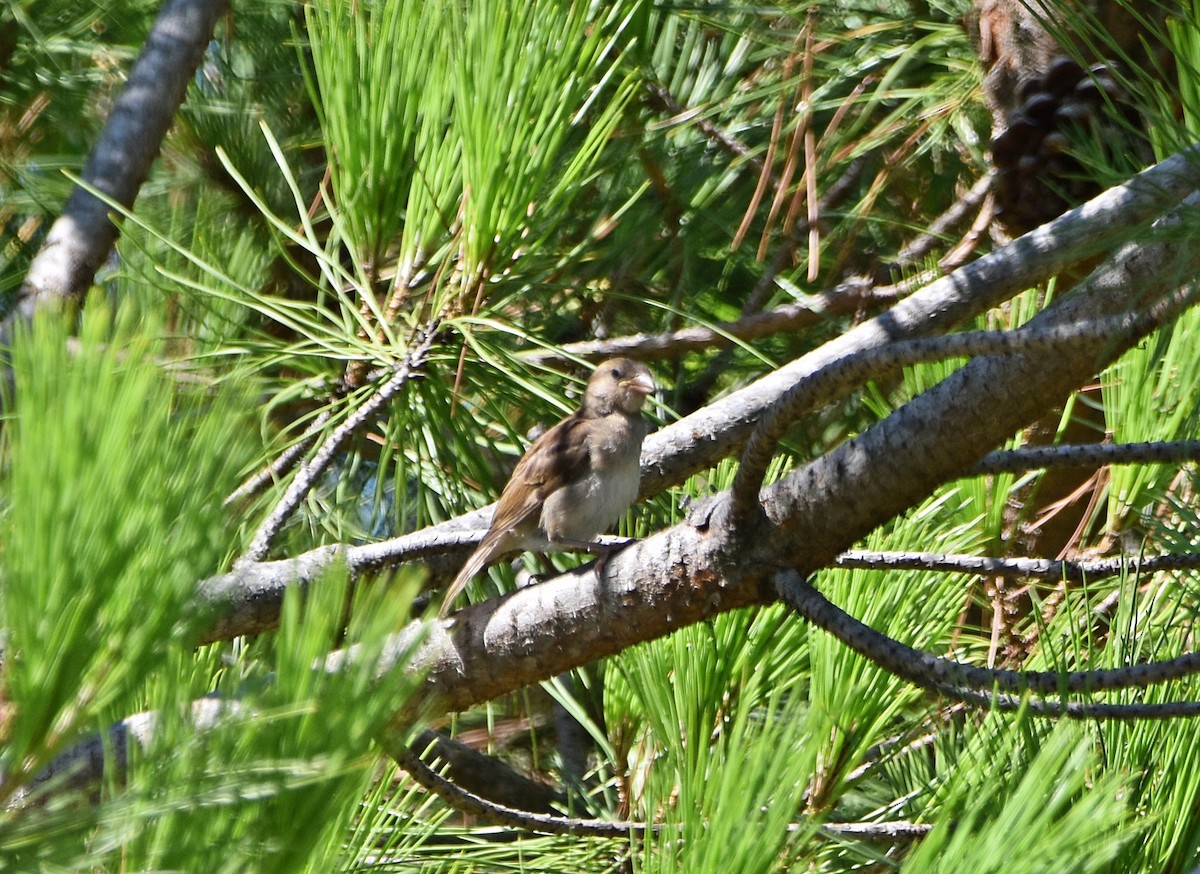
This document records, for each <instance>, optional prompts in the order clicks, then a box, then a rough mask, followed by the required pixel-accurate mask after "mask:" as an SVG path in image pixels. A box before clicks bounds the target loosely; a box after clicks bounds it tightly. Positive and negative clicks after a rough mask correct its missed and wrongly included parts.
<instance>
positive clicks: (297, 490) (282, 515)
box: [242, 321, 438, 561]
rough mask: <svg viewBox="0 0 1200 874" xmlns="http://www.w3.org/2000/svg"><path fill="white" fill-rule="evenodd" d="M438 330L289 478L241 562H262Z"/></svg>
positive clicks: (413, 373)
mask: <svg viewBox="0 0 1200 874" xmlns="http://www.w3.org/2000/svg"><path fill="white" fill-rule="evenodd" d="M437 327H438V325H437V322H436V321H435V322H434V323H433V324H431V325H429V326H428V327H427V328H426V329H425V330H424V332H423V336H422V337H421V338H420V340H419V341H418V342H417V344H416V345H415V346H414V347H413V348H412V349H410V350H409V352H408V354H406V355H405V356H404V360H402V361H401V362H400V363H399V364H397V365H396V368H395V370H394V371H393V373H392V376H391V378H390V379H388V381H387V382H385V383H384V384H383V385H381V386H380V387H379V389H378V390H377V391H376V392H375V393H374V394H372V395H371V397H369V398H368V399H367V400H366V401H365V402H363V404H362V405H361V406H359V408H358V409H356V410H355V411H354V412H353V413H351V414H350V415H349V416H347V417H346V421H344V422H343V423H342V424H341V425H339V426H338V427H336V428H334V429H333V432H332V433H331V434H330V435H329V436H328V437H327V438H326V439H325V442H324V443H322V444H321V448H320V449H318V450H317V452H316V454H315V455H313V457H312V460H310V461H309V462H308V463H307V464H305V465H304V466H303V467H301V468H300V469H299V470H298V471H296V475H295V477H293V478H292V481H291V483H290V484H289V485H288V488H287V491H285V492H284V494H283V497H281V498H280V499H279V503H278V504H276V506H275V509H274V510H272V511H271V513H270V514H269V515H268V516H267V518H266V519H264V520H263V522H262V524H261V525H259V527H258V530H257V531H256V532H255V533H254V538H253V539H252V540H251V541H250V546H249V547H248V548H247V549H246V554H245V556H243V559H242V560H243V561H262V559H264V558H265V557H266V555H267V552H268V551H269V550H270V548H271V541H273V540H274V539H275V536H276V535H277V534H278V533H279V531H280V529H282V528H283V525H284V523H285V522H287V520H288V519H289V518H291V515H292V513H293V512H295V510H296V508H297V507H298V506H300V502H301V501H302V500H304V496H305V495H307V494H308V491H309V489H311V488H312V487H313V484H314V483H316V481H317V479H318V478H319V477H320V476H321V474H322V473H324V471H325V469H326V468H327V467H328V466H329V465H330V463H331V462H332V461H333V459H334V457H335V456H336V455H337V453H338V451H339V450H340V449H341V448H342V446H343V445H344V444H345V443H346V441H347V440H349V439H350V437H351V435H353V434H354V433H355V432H356V431H357V430H358V429H359V428H362V427H363V426H364V425H366V424H367V423H368V422H370V421H372V420H373V419H374V418H375V416H376V415H378V413H379V411H380V410H382V409H383V407H384V406H385V405H386V404H387V403H388V402H390V401H391V399H392V398H393V397H395V396H396V395H397V394H398V393H399V392H400V390H401V389H403V388H404V387H405V386H406V385H408V383H409V381H410V380H412V379H415V378H417V376H419V375H420V371H421V369H422V368H423V367H424V365H425V358H426V356H427V355H428V354H429V349H430V347H431V346H432V345H433V338H434V336H435V335H436V334H437Z"/></svg>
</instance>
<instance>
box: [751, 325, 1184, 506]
mask: <svg viewBox="0 0 1200 874" xmlns="http://www.w3.org/2000/svg"><path fill="white" fill-rule="evenodd" d="M1170 314H1171V311H1170V310H1167V311H1158V312H1156V311H1148V312H1146V313H1144V314H1137V315H1120V316H1116V317H1112V318H1106V319H1100V320H1098V321H1096V322H1092V323H1090V324H1089V323H1082V324H1075V325H1055V326H1052V327H1048V328H1038V327H1033V326H1030V325H1027V326H1025V327H1022V328H1019V329H1017V330H1015V331H968V332H965V333H962V334H953V335H951V336H948V337H927V338H923V339H918V340H906V341H902V342H899V343H893V344H889V345H886V346H881V347H876V348H873V349H868V350H863V351H861V352H858V353H856V354H854V355H851V356H850V357H848V358H844V359H842V360H840V361H835V362H832V363H830V364H829V365H827V366H825V367H823V368H822V369H821V370H819V371H817V372H816V373H814V374H813V375H812V376H810V377H808V378H807V379H805V380H804V381H803V382H800V383H799V384H797V385H795V386H793V387H792V388H791V389H789V390H788V391H786V392H784V393H783V395H782V396H780V398H779V400H778V401H776V402H775V404H774V405H773V406H772V407H771V409H770V410H768V411H767V412H766V413H765V414H764V415H763V417H762V419H761V420H760V421H759V423H758V425H757V426H756V427H755V429H754V432H753V433H752V434H751V436H750V441H749V443H748V444H747V445H746V449H745V451H744V452H743V454H742V463H741V466H740V467H739V468H738V472H737V476H736V477H735V479H734V483H733V519H734V521H735V522H737V521H738V520H743V519H748V518H749V517H750V516H751V514H753V513H755V512H757V509H758V490H759V488H760V487H761V485H762V481H763V477H764V476H765V474H766V472H767V467H768V466H769V465H770V462H771V459H772V457H773V456H774V454H775V449H776V447H777V446H778V444H779V440H780V439H781V438H782V437H783V435H784V434H785V433H786V432H787V429H788V428H790V427H791V426H792V424H793V423H794V422H795V420H796V419H797V418H799V417H800V416H802V415H804V414H806V413H809V412H811V411H812V410H815V409H817V408H818V407H820V406H822V405H824V404H827V403H831V402H832V401H834V400H836V399H838V398H840V397H843V396H844V395H846V394H847V393H849V392H850V391H852V390H854V389H855V388H857V387H859V386H861V385H862V384H863V383H865V382H866V381H867V380H868V379H872V378H875V377H878V376H881V375H883V374H885V373H889V372H892V371H895V370H899V369H900V368H902V367H908V366H911V365H913V364H917V363H919V362H924V361H936V360H943V359H946V358H958V357H962V356H964V355H1000V354H1027V353H1031V352H1038V351H1046V350H1049V349H1055V350H1057V351H1058V352H1060V353H1067V354H1070V353H1071V352H1072V350H1074V349H1076V348H1078V347H1080V346H1083V345H1086V344H1088V343H1089V342H1092V341H1095V340H1097V339H1102V338H1108V337H1113V336H1116V335H1119V334H1120V333H1122V332H1126V331H1133V332H1137V333H1139V334H1145V333H1148V332H1149V331H1150V330H1152V329H1153V328H1156V327H1158V326H1159V325H1161V324H1162V323H1163V320H1164V319H1165V318H1166V317H1167V316H1168V315H1170Z"/></svg>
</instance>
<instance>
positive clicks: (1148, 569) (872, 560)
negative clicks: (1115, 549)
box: [833, 550, 1200, 581]
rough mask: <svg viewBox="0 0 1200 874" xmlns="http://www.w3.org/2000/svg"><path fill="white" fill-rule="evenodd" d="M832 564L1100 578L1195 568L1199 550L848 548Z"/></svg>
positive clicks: (1049, 577) (1199, 561) (1043, 577)
mask: <svg viewBox="0 0 1200 874" xmlns="http://www.w3.org/2000/svg"><path fill="white" fill-rule="evenodd" d="M833 564H834V565H835V566H836V567H841V568H863V569H867V570H884V571H888V570H918V571H932V572H940V573H958V574H982V575H986V576H991V577H1029V578H1033V579H1039V580H1054V581H1058V580H1075V581H1083V580H1092V581H1095V580H1102V579H1105V578H1107V577H1115V576H1120V575H1121V574H1123V573H1127V574H1129V575H1130V576H1136V575H1139V574H1148V573H1158V572H1160V571H1176V570H1196V569H1197V568H1200V553H1194V552H1188V553H1169V554H1166V555H1153V556H1119V557H1117V558H1102V559H1093V560H1091V561H1052V560H1050V559H1046V558H994V557H992V556H981V555H941V554H938V553H932V552H870V551H866V550H849V551H848V552H843V553H842V554H841V555H839V556H838V557H837V558H836V559H834V561H833Z"/></svg>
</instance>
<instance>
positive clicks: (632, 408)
mask: <svg viewBox="0 0 1200 874" xmlns="http://www.w3.org/2000/svg"><path fill="white" fill-rule="evenodd" d="M653 392H654V377H653V376H651V375H650V368H648V367H646V365H645V364H642V362H640V361H634V360H632V359H630V358H610V359H608V361H605V362H604V363H603V364H601V365H600V366H599V367H597V368H596V370H595V372H594V373H592V377H591V379H589V380H588V385H587V391H586V392H585V393H584V396H583V406H584V409H586V410H588V411H589V412H591V413H593V414H595V415H598V416H605V415H608V414H609V413H611V412H614V411H616V410H620V411H621V412H623V413H629V414H631V415H632V414H635V413H639V412H641V409H642V404H644V403H645V402H646V396H647V395H649V394H652V393H653Z"/></svg>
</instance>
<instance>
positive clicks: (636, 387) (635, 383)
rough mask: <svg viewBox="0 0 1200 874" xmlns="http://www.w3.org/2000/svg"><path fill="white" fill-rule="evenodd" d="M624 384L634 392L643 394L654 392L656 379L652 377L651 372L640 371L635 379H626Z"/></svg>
mask: <svg viewBox="0 0 1200 874" xmlns="http://www.w3.org/2000/svg"><path fill="white" fill-rule="evenodd" d="M622 385H623V386H625V388H627V389H629V390H630V391H631V392H633V393H634V394H639V395H642V396H645V395H652V394H654V388H655V386H654V380H653V379H651V378H650V374H648V373H639V374H638V375H637V376H635V377H634V378H633V379H627V380H625V382H623V383H622Z"/></svg>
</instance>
